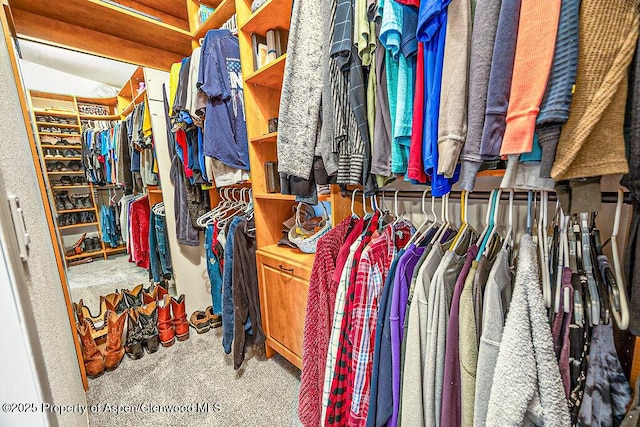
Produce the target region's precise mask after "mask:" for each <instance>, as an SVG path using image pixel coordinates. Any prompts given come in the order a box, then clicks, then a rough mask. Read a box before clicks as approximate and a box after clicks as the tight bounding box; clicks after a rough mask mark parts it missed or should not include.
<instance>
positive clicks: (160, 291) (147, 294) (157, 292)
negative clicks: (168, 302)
mask: <svg viewBox="0 0 640 427" xmlns="http://www.w3.org/2000/svg"><path fill="white" fill-rule="evenodd" d="M167 294H168V292H167V290H166V289H165V288H164V287H162V286H160V285H156V284H152V285H151V286H149V287H148V288H147V289H145V290H144V291H143V292H142V302H143V303H144V305H147V304H150V303H152V302H154V301H160V300H161V299H162V297H164V296H165V295H167Z"/></svg>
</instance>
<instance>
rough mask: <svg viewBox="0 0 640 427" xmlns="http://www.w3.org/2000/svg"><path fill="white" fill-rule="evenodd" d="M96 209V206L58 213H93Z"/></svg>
mask: <svg viewBox="0 0 640 427" xmlns="http://www.w3.org/2000/svg"><path fill="white" fill-rule="evenodd" d="M95 210H96V208H95V206H94V207H92V208H81V209H69V210H64V211H56V212H58V213H59V214H66V213H75V212H92V211H95Z"/></svg>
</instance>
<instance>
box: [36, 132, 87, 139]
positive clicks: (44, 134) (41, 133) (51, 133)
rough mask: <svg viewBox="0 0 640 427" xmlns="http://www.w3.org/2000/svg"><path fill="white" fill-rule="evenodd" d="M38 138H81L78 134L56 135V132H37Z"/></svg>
mask: <svg viewBox="0 0 640 427" xmlns="http://www.w3.org/2000/svg"><path fill="white" fill-rule="evenodd" d="M38 134H39V135H40V136H61V137H63V138H64V137H67V136H68V137H73V136H75V137H80V136H82V135H81V134H79V133H58V132H38Z"/></svg>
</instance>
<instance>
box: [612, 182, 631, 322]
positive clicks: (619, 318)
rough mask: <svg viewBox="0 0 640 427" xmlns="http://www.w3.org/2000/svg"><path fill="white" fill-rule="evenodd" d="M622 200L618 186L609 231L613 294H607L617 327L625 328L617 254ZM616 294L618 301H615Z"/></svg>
mask: <svg viewBox="0 0 640 427" xmlns="http://www.w3.org/2000/svg"><path fill="white" fill-rule="evenodd" d="M623 202H624V191H623V190H622V189H621V188H619V189H618V200H617V202H616V213H615V216H614V220H613V231H612V232H611V255H612V257H613V271H614V273H615V278H616V280H615V285H614V286H612V288H613V292H612V294H613V295H609V298H610V299H611V298H613V301H611V311H612V312H613V317H614V318H615V320H616V324H617V325H618V328H620V329H622V330H625V329H627V328H628V327H629V300H628V297H627V291H626V288H625V286H624V276H623V275H622V265H621V263H620V255H619V254H618V231H619V230H620V217H621V216H622V203H623ZM616 296H617V297H618V299H619V301H616V298H615V297H616ZM614 302H618V304H614Z"/></svg>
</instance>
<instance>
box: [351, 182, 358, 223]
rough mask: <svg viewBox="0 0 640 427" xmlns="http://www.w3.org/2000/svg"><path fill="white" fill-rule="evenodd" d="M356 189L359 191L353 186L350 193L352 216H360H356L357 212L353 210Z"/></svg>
mask: <svg viewBox="0 0 640 427" xmlns="http://www.w3.org/2000/svg"><path fill="white" fill-rule="evenodd" d="M358 191H360V190H358V189H357V188H354V189H353V192H352V193H351V216H352V217H353V218H360V217H359V216H358V214H356V211H355V205H356V193H357V192H358Z"/></svg>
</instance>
